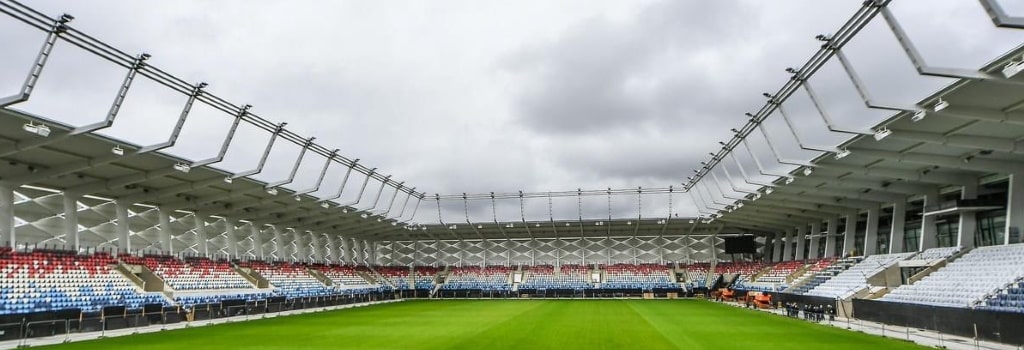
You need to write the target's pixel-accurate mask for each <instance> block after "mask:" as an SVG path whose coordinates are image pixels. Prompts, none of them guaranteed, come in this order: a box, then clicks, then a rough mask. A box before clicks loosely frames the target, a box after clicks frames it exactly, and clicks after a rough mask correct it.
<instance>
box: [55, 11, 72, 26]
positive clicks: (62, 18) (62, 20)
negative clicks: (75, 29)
mask: <svg viewBox="0 0 1024 350" xmlns="http://www.w3.org/2000/svg"><path fill="white" fill-rule="evenodd" d="M74 20H75V16H72V15H70V14H67V13H65V14H62V15H60V19H58V20H57V22H59V23H60V24H65V23H68V22H71V21H74Z"/></svg>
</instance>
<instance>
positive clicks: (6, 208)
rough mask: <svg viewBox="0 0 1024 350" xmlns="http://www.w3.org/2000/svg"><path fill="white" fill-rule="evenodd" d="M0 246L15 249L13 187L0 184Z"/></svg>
mask: <svg viewBox="0 0 1024 350" xmlns="http://www.w3.org/2000/svg"><path fill="white" fill-rule="evenodd" d="M0 241H3V242H0V244H3V243H7V244H9V245H10V246H11V247H12V248H13V247H17V246H18V244H17V237H16V234H15V233H14V187H11V186H9V185H2V184H0Z"/></svg>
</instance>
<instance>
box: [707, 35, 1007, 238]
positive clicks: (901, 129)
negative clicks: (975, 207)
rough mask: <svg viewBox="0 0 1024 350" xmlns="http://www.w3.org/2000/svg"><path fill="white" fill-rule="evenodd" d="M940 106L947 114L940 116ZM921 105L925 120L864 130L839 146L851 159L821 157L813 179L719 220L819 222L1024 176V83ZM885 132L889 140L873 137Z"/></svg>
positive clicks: (994, 67)
mask: <svg viewBox="0 0 1024 350" xmlns="http://www.w3.org/2000/svg"><path fill="white" fill-rule="evenodd" d="M1022 54H1024V48H1022V47H1018V48H1017V49H1015V50H1013V51H1011V52H1009V53H1007V54H1005V55H1003V56H1001V57H999V58H997V59H995V60H993V61H992V62H991V63H990V64H988V65H986V66H985V67H982V68H981V69H980V71H981V72H989V73H990V74H992V75H993V76H999V78H1002V76H1001V75H1000V70H1001V69H1002V68H1003V67H1005V66H1006V65H1007V64H1010V63H1011V62H1019V58H1020V57H1021V55H1022ZM938 101H945V102H946V103H948V106H946V107H945V108H939V110H938V111H936V110H935V108H934V106H935V105H936V104H937V103H938ZM918 105H919V106H925V107H927V108H928V110H927V112H926V113H922V114H920V115H918V116H917V117H916V118H915V117H914V113H911V112H899V113H895V112H894V115H893V117H892V118H890V119H888V120H886V121H883V122H882V123H879V124H878V125H876V126H875V127H873V128H872V129H871V130H864V131H865V132H866V134H863V135H856V136H854V137H852V138H851V139H850V140H849V141H848V142H845V143H844V144H842V145H840V148H841V149H845V150H849V151H850V153H849V155H846V156H844V157H840V158H841V159H837V157H835V156H834V155H833V154H829V153H823V154H821V155H820V156H819V157H816V158H815V159H813V160H812V161H811V162H810V163H811V165H810V166H809V167H805V168H810V170H808V172H809V174H808V175H804V172H803V169H802V168H798V169H795V170H793V171H792V172H791V173H790V177H791V178H793V180H792V182H791V183H787V181H786V179H785V178H780V179H778V180H776V181H774V182H773V183H772V184H771V185H772V186H773V187H774V191H773V192H772V194H770V195H764V196H759V197H761V200H752V201H749V202H748V203H747V205H745V206H743V207H741V208H736V209H735V210H734V211H733V212H729V213H723V214H722V217H723V218H725V219H729V218H730V217H732V218H735V217H743V216H745V215H750V214H751V213H757V212H758V211H762V210H763V211H765V212H770V213H775V214H777V215H785V216H795V217H800V216H801V215H805V217H810V218H820V217H822V215H835V214H837V213H838V212H837V210H839V211H841V210H843V209H845V208H854V209H857V208H860V209H865V207H864V206H865V205H873V206H877V205H879V204H882V205H886V204H889V205H891V203H893V202H894V201H896V200H900V199H901V198H904V199H906V198H909V199H915V198H919V197H921V196H923V195H924V194H926V193H929V192H931V191H934V192H939V191H942V190H954V191H959V190H960V188H961V187H962V186H964V185H973V184H978V183H979V182H981V183H986V182H997V181H1002V180H1004V179H1006V177H1007V174H1008V173H1010V172H1015V171H1016V172H1019V171H1021V170H1022V169H1024V147H1022V146H1024V144H1022V143H1021V142H1024V75H1021V74H1018V75H1015V76H1013V77H1011V78H1009V79H971V78H963V79H959V80H958V81H956V82H954V83H953V84H951V85H949V86H948V87H947V88H945V89H943V90H941V91H938V92H936V93H935V94H934V95H932V96H930V97H927V98H925V99H923V100H921V102H920V103H919V104H918ZM915 119H916V120H915ZM885 129H887V130H889V131H891V133H889V134H887V135H884V136H881V137H876V135H872V134H871V132H872V131H873V130H885ZM879 138H880V139H879ZM730 165H732V164H730ZM761 192H763V190H761ZM773 196H774V197H775V198H773ZM800 197H802V198H804V199H808V200H809V201H812V202H817V204H816V205H814V206H811V207H807V208H806V209H804V210H794V209H793V206H792V205H788V204H783V203H780V202H782V201H786V200H791V199H799V198H800ZM749 198H753V196H751V197H749ZM989 202H990V201H989ZM990 204H991V203H990ZM1005 207H1006V203H999V205H997V206H992V205H988V206H986V207H985V208H984V209H986V210H987V209H998V208H1005ZM779 208H787V209H786V210H788V212H786V211H779V210H778V209H779Z"/></svg>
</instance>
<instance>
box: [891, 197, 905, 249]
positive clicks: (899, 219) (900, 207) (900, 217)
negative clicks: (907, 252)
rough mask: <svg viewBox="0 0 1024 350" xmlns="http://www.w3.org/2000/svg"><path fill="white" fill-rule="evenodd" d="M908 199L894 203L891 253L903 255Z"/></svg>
mask: <svg viewBox="0 0 1024 350" xmlns="http://www.w3.org/2000/svg"><path fill="white" fill-rule="evenodd" d="M906 223H907V199H906V198H902V199H901V200H898V201H896V202H893V203H892V225H891V226H890V227H891V229H890V230H889V253H890V254H893V253H902V252H903V250H904V247H903V235H904V234H905V233H906V231H907V229H906Z"/></svg>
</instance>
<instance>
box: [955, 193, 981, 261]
mask: <svg viewBox="0 0 1024 350" xmlns="http://www.w3.org/2000/svg"><path fill="white" fill-rule="evenodd" d="M960 199H978V184H977V183H972V184H970V185H967V186H964V187H963V188H962V190H961V191H960ZM976 215H977V213H976V212H973V211H965V212H961V213H960V222H959V225H958V230H957V236H956V242H957V243H956V244H957V245H958V246H961V247H964V248H974V235H975V233H976V232H977V231H978V222H977V217H976Z"/></svg>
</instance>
